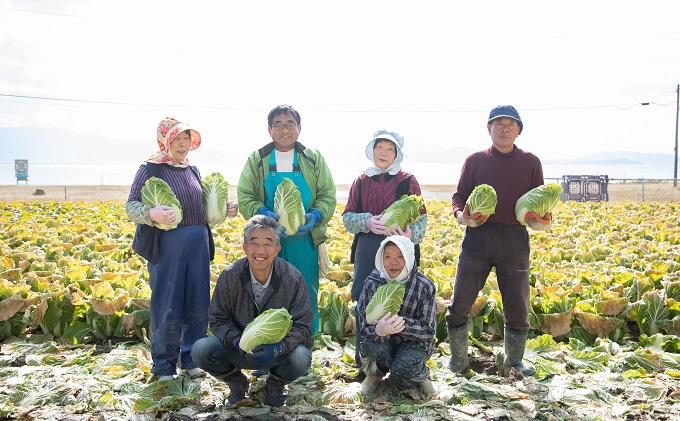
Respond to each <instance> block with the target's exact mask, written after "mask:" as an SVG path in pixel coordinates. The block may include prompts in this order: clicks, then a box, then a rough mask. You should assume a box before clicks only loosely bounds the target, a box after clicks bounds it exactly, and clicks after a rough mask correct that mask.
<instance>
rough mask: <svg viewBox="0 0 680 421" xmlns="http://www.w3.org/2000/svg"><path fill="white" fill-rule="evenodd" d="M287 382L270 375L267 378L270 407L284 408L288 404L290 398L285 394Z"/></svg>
mask: <svg viewBox="0 0 680 421" xmlns="http://www.w3.org/2000/svg"><path fill="white" fill-rule="evenodd" d="M286 384H288V382H287V381H285V380H283V379H281V378H279V377H276V376H275V375H273V374H271V373H269V376H267V381H266V385H267V403H268V404H269V406H283V405H285V404H286V400H287V399H288V396H287V395H286V394H284V393H283V392H284V388H285V387H286Z"/></svg>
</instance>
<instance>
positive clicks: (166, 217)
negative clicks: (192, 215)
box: [149, 205, 176, 225]
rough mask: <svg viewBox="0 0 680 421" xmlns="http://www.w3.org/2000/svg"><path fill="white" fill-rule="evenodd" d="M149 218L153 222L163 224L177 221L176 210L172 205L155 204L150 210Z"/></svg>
mask: <svg viewBox="0 0 680 421" xmlns="http://www.w3.org/2000/svg"><path fill="white" fill-rule="evenodd" d="M149 218H150V219H151V220H152V221H153V222H158V223H159V224H161V225H171V224H172V223H173V222H175V218H176V215H175V210H174V209H173V208H171V207H170V206H165V205H159V206H155V207H153V208H151V210H150V211H149Z"/></svg>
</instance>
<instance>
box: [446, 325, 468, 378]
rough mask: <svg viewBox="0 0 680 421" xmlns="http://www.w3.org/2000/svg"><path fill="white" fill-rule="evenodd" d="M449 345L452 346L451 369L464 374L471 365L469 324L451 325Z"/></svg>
mask: <svg viewBox="0 0 680 421" xmlns="http://www.w3.org/2000/svg"><path fill="white" fill-rule="evenodd" d="M449 346H450V348H451V360H449V370H451V371H452V372H453V373H456V374H462V373H464V372H465V369H466V368H467V367H468V366H469V365H470V360H469V359H468V325H467V323H465V324H464V325H462V326H458V327H450V326H449Z"/></svg>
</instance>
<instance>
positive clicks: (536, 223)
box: [524, 212, 552, 231]
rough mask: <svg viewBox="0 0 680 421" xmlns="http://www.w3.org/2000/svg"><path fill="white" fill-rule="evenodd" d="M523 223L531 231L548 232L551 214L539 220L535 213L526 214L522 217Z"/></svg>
mask: <svg viewBox="0 0 680 421" xmlns="http://www.w3.org/2000/svg"><path fill="white" fill-rule="evenodd" d="M524 222H526V223H527V226H528V227H529V228H531V229H532V230H536V231H548V230H549V229H550V227H552V214H551V213H550V212H548V213H546V214H545V215H543V218H541V217H540V216H538V215H537V214H536V213H535V212H527V213H526V214H525V215H524Z"/></svg>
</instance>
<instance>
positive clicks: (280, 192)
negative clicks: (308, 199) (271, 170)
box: [274, 178, 305, 235]
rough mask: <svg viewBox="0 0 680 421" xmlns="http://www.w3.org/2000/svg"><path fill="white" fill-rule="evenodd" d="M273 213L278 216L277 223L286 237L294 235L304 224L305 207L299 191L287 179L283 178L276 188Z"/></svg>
mask: <svg viewBox="0 0 680 421" xmlns="http://www.w3.org/2000/svg"><path fill="white" fill-rule="evenodd" d="M274 212H276V213H278V214H279V223H280V224H281V226H283V227H284V228H285V229H286V234H287V235H294V234H295V233H296V232H297V231H298V227H299V226H300V225H304V223H305V207H304V205H303V204H302V196H301V195H300V190H298V188H297V186H296V185H295V183H293V181H292V180H291V179H289V178H284V179H283V181H282V182H281V183H279V185H278V186H277V187H276V193H275V194H274Z"/></svg>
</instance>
